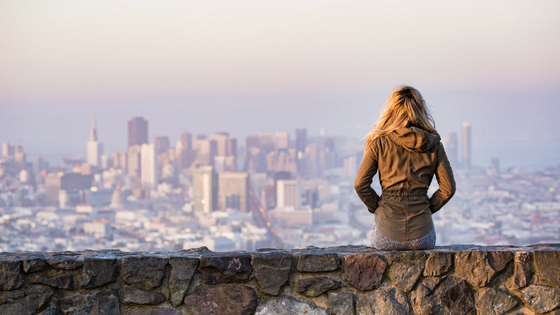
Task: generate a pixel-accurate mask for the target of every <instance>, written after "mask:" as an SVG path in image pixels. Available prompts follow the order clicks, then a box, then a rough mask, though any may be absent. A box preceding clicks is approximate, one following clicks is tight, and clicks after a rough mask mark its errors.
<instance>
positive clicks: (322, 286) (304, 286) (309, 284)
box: [295, 277, 340, 297]
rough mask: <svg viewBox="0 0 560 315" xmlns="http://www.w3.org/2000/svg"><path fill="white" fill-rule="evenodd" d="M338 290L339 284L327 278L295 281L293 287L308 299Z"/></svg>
mask: <svg viewBox="0 0 560 315" xmlns="http://www.w3.org/2000/svg"><path fill="white" fill-rule="evenodd" d="M338 288H340V282H339V281H336V280H333V279H329V278H327V277H316V278H307V279H300V280H298V281H296V286H295V289H296V291H298V292H299V293H302V294H304V295H307V296H310V297H316V296H319V295H321V294H323V293H325V292H327V291H329V290H334V289H338Z"/></svg>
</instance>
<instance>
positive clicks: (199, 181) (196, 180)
mask: <svg viewBox="0 0 560 315" xmlns="http://www.w3.org/2000/svg"><path fill="white" fill-rule="evenodd" d="M193 195H194V196H193V199H194V200H193V201H194V205H193V210H194V211H195V212H204V213H209V212H212V211H214V210H215V207H216V201H217V200H216V199H217V185H216V175H215V173H214V169H213V168H212V166H201V167H199V168H197V169H194V170H193Z"/></svg>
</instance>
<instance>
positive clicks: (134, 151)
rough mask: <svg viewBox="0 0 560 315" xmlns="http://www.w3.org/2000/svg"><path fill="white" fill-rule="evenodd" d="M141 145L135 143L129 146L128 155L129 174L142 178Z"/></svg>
mask: <svg viewBox="0 0 560 315" xmlns="http://www.w3.org/2000/svg"><path fill="white" fill-rule="evenodd" d="M140 148H141V147H140V146H139V145H133V146H131V147H129V148H128V152H127V154H126V157H127V171H128V172H127V174H128V175H129V176H130V177H133V178H135V179H140V176H141V174H142V169H141V167H140V155H141V150H140Z"/></svg>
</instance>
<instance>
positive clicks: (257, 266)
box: [253, 251, 293, 295]
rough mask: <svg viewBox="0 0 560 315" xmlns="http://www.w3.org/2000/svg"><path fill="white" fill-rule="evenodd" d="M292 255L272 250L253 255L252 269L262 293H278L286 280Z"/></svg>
mask: <svg viewBox="0 0 560 315" xmlns="http://www.w3.org/2000/svg"><path fill="white" fill-rule="evenodd" d="M292 263H293V257H292V255H290V254H288V253H285V252H282V251H274V252H268V253H258V254H256V255H254V256H253V270H254V273H255V278H256V279H257V282H258V283H259V289H260V291H261V292H262V293H265V294H270V295H278V293H280V289H281V288H282V286H283V285H285V284H286V283H287V282H288V279H289V277H290V271H291V270H292Z"/></svg>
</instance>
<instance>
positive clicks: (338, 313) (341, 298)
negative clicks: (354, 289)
mask: <svg viewBox="0 0 560 315" xmlns="http://www.w3.org/2000/svg"><path fill="white" fill-rule="evenodd" d="M329 308H330V309H331V313H333V315H355V311H354V294H352V293H335V292H329Z"/></svg>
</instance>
